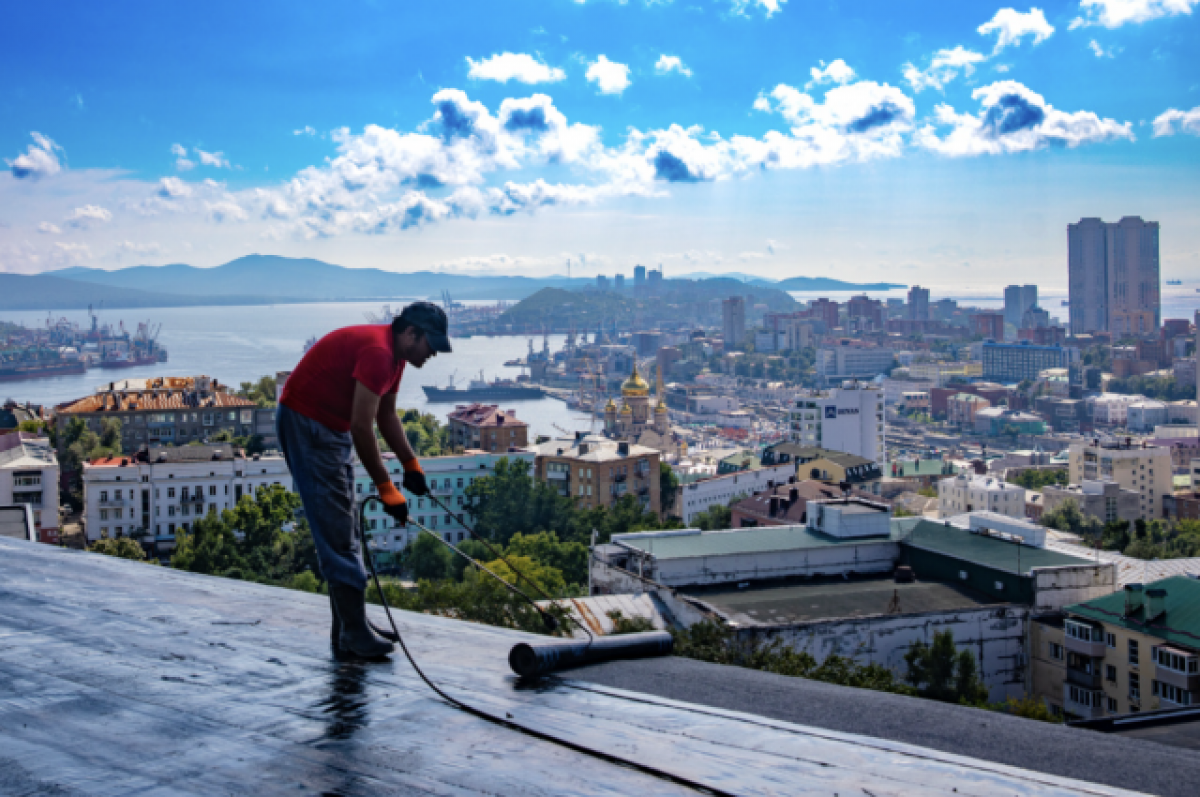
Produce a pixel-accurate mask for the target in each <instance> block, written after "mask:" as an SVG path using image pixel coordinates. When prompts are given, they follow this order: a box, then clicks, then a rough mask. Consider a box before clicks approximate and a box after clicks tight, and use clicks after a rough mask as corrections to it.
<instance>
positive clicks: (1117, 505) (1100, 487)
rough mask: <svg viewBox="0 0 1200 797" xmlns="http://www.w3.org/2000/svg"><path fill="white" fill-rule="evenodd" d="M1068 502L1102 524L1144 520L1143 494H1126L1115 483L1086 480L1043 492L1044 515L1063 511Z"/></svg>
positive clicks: (1050, 488)
mask: <svg viewBox="0 0 1200 797" xmlns="http://www.w3.org/2000/svg"><path fill="white" fill-rule="evenodd" d="M1067 501H1074V502H1075V505H1076V506H1078V507H1079V511H1080V512H1082V513H1083V514H1085V515H1091V516H1092V517H1094V518H1097V519H1098V520H1099V521H1100V522H1101V523H1111V522H1112V521H1114V520H1137V519H1138V518H1140V517H1141V511H1142V496H1141V494H1140V493H1138V492H1136V491H1134V490H1126V489H1124V488H1123V487H1121V485H1119V484H1117V483H1116V482H1109V481H1087V480H1085V481H1084V482H1083V484H1068V485H1067V486H1066V487H1045V488H1043V489H1042V511H1043V512H1054V511H1056V510H1058V509H1061V508H1062V505H1063V504H1065V503H1066V502H1067Z"/></svg>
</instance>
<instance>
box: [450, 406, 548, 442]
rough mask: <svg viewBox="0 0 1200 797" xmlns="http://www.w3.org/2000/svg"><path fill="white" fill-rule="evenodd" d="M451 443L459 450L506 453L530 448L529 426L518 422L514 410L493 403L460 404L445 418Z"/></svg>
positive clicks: (520, 421)
mask: <svg viewBox="0 0 1200 797" xmlns="http://www.w3.org/2000/svg"><path fill="white" fill-rule="evenodd" d="M447 424H448V426H449V428H450V444H451V445H453V446H456V447H458V448H462V449H468V448H477V449H482V450H484V451H491V452H493V453H494V452H497V451H502V452H503V451H509V450H510V449H513V448H524V447H525V446H527V445H529V424H527V423H525V422H524V421H522V420H518V418H517V411H516V410H501V409H500V408H499V407H498V406H496V405H495V404H468V405H462V404H460V405H459V406H458V407H456V408H455V409H454V411H453V412H451V413H450V415H449V416H448V421H447Z"/></svg>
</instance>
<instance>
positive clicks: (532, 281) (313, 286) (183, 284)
mask: <svg viewBox="0 0 1200 797" xmlns="http://www.w3.org/2000/svg"><path fill="white" fill-rule="evenodd" d="M689 276H690V275H689ZM695 277H698V278H690V279H689V278H688V277H687V276H685V277H680V278H671V279H667V280H666V281H665V284H666V285H669V286H671V290H672V291H673V292H674V291H682V292H685V293H686V292H687V291H689V290H692V291H694V290H699V289H698V288H696V287H695V286H702V285H703V286H708V287H707V288H705V289H704V290H703V291H702V292H703V293H704V294H705V295H706V296H708V297H709V298H714V297H717V296H719V295H720V293H721V291H724V295H726V296H728V295H733V294H734V293H739V294H745V293H747V291H751V290H753V291H757V290H760V289H769V290H773V291H777V292H779V293H780V294H783V292H784V291H828V292H840V291H883V290H890V289H893V288H904V287H907V286H905V285H900V284H893V283H852V282H843V281H841V280H835V279H830V278H828V277H789V278H788V279H784V280H778V281H772V280H765V279H760V278H748V277H746V276H745V275H736V276H733V277H730V276H721V275H695ZM594 285H595V279H594V278H582V277H575V278H567V277H565V276H550V277H516V276H485V275H464V274H443V273H439V272H434V271H414V272H407V273H397V272H392V271H383V270H380V269H373V268H346V267H344V266H338V265H334V264H332V263H325V262H323V261H320V260H313V259H310V258H288V257H279V256H277V255H257V254H255V255H247V256H245V257H240V258H238V259H236V260H233V261H230V262H229V263H225V264H224V265H221V266H216V267H214V268H197V267H195V266H189V265H186V264H183V263H174V264H171V265H165V266H133V267H130V268H123V269H118V270H115V271H103V270H101V269H92V268H67V269H62V270H59V271H52V272H48V273H45V274H41V275H34V276H25V275H19V274H0V310H69V309H82V308H85V307H87V306H88V305H89V304H99V303H101V302H103V303H104V305H105V306H106V307H109V308H138V307H195V306H203V305H255V304H288V303H301V302H330V301H383V300H398V299H419V298H433V299H441V298H442V295H443V292H446V293H449V294H450V296H451V297H452V298H454V299H472V300H510V301H518V300H522V299H526V298H528V297H531V296H533V295H534V294H537V293H538V292H539V291H542V290H544V289H546V288H556V289H560V290H562V291H581V290H584V289H586V288H589V287H592V286H594ZM689 286H691V287H689ZM681 295H682V294H681ZM783 295H785V294H783Z"/></svg>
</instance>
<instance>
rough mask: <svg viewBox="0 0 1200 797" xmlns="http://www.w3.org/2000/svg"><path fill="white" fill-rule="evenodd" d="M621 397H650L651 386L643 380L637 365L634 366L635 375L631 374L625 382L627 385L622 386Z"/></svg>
mask: <svg viewBox="0 0 1200 797" xmlns="http://www.w3.org/2000/svg"><path fill="white" fill-rule="evenodd" d="M621 395H622V396H649V395H650V385H648V384H646V380H645V379H642V376H641V374H639V373H638V369H637V363H634V364H633V373H632V374H630V375H629V378H628V379H626V380H625V383H624V384H623V385H621Z"/></svg>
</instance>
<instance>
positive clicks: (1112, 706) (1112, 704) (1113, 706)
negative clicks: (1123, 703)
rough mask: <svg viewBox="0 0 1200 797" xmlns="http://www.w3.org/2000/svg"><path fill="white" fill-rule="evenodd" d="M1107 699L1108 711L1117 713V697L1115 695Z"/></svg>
mask: <svg viewBox="0 0 1200 797" xmlns="http://www.w3.org/2000/svg"><path fill="white" fill-rule="evenodd" d="M1107 700H1108V713H1109V714H1116V713H1117V699H1116V698H1115V697H1110V698H1107Z"/></svg>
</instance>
